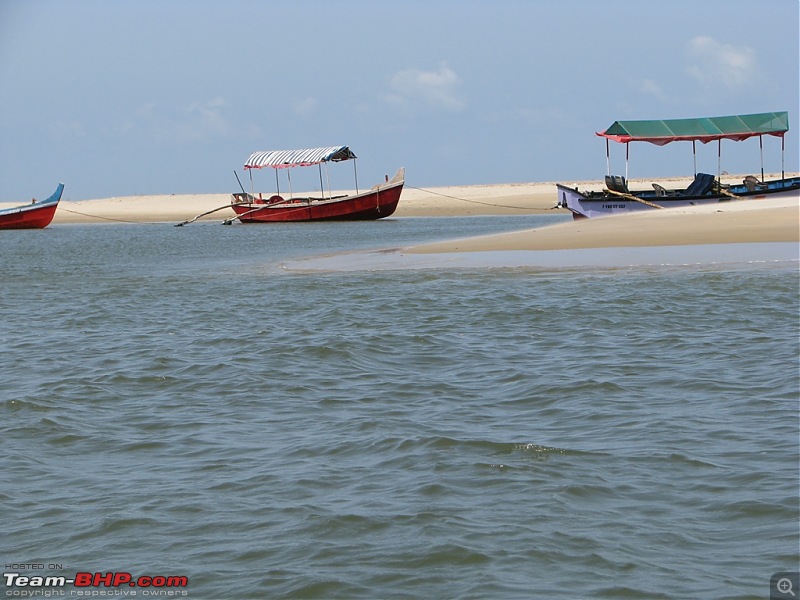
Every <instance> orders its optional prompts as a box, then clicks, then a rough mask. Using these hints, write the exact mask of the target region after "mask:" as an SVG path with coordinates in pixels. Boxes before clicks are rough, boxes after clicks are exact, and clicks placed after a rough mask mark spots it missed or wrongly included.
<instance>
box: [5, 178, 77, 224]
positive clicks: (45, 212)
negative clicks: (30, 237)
mask: <svg viewBox="0 0 800 600" xmlns="http://www.w3.org/2000/svg"><path fill="white" fill-rule="evenodd" d="M63 193H64V184H63V183H59V184H58V187H57V188H56V191H55V192H53V195H52V196H50V197H49V198H48V199H47V200H42V201H37V200H33V202H31V203H30V204H23V205H21V206H12V207H11V208H5V209H2V210H0V229H44V228H45V227H47V226H48V225H50V222H51V221H52V220H53V216H54V215H55V214H56V209H57V208H58V203H59V202H60V201H61V194H63Z"/></svg>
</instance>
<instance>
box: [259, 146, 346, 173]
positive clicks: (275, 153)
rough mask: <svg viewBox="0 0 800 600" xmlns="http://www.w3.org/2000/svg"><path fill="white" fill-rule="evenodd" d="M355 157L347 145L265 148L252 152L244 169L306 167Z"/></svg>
mask: <svg viewBox="0 0 800 600" xmlns="http://www.w3.org/2000/svg"><path fill="white" fill-rule="evenodd" d="M351 158H356V155H355V154H353V152H352V151H351V150H350V148H348V147H347V146H329V147H327V148H306V149H305V150H267V151H265V152H253V153H252V154H251V155H250V158H248V159H247V162H246V163H245V165H244V168H245V169H263V168H264V167H272V168H273V169H285V168H287V167H308V166H310V165H316V164H319V163H322V162H328V161H333V162H339V161H343V160H350V159H351Z"/></svg>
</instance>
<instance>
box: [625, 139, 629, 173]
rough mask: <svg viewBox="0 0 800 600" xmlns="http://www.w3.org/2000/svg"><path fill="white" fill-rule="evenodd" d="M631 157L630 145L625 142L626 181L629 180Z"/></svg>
mask: <svg viewBox="0 0 800 600" xmlns="http://www.w3.org/2000/svg"><path fill="white" fill-rule="evenodd" d="M629 156H630V143H628V142H625V180H626V181H627V180H628V179H629V178H628V157H629Z"/></svg>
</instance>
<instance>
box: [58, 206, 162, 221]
mask: <svg viewBox="0 0 800 600" xmlns="http://www.w3.org/2000/svg"><path fill="white" fill-rule="evenodd" d="M58 210H59V211H62V210H63V211H64V212H68V213H72V214H73V215H80V216H82V217H89V218H91V219H100V220H102V221H113V222H114V223H131V224H135V225H142V224H145V225H164V224H166V223H168V222H169V221H126V220H124V219H112V218H111V217H101V216H99V215H90V214H88V213H83V212H80V211H77V210H70V209H68V208H64V205H63V204H59V206H58Z"/></svg>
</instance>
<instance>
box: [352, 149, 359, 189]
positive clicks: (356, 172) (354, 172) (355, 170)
mask: <svg viewBox="0 0 800 600" xmlns="http://www.w3.org/2000/svg"><path fill="white" fill-rule="evenodd" d="M353 175H354V176H355V178H356V194H357V193H358V169H357V168H356V159H355V158H354V159H353Z"/></svg>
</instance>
